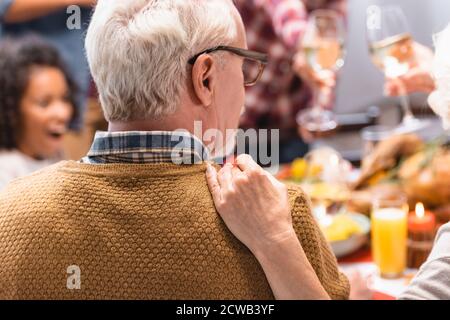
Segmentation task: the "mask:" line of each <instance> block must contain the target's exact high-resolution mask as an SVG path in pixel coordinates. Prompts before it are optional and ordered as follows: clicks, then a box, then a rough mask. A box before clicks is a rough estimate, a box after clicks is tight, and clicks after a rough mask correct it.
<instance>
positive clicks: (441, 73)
mask: <svg viewBox="0 0 450 320" xmlns="http://www.w3.org/2000/svg"><path fill="white" fill-rule="evenodd" d="M434 42H435V46H436V53H435V58H434V65H433V75H434V78H435V82H436V91H434V92H433V93H432V94H431V95H430V97H429V98H428V101H429V104H430V106H431V108H432V109H433V110H434V111H435V112H436V113H437V114H438V115H440V116H441V117H442V119H443V121H444V128H445V129H447V130H448V129H450V25H448V26H447V28H445V29H444V31H442V32H440V33H438V34H436V35H435V36H434Z"/></svg>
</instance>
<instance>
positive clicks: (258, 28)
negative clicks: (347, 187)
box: [234, 0, 347, 163]
mask: <svg viewBox="0 0 450 320" xmlns="http://www.w3.org/2000/svg"><path fill="white" fill-rule="evenodd" d="M234 2H235V5H236V7H237V8H238V10H239V11H240V13H241V15H242V19H243V21H244V24H245V26H246V29H247V42H248V47H249V49H250V50H255V51H259V52H266V53H268V54H269V57H270V59H269V64H268V65H267V66H266V70H265V71H264V74H263V76H262V78H261V79H260V82H259V83H258V84H257V85H256V86H253V87H249V88H247V92H246V112H245V114H244V115H243V117H242V120H241V127H242V128H243V129H248V128H257V129H280V162H281V163H284V162H290V161H292V160H294V159H295V158H296V157H299V156H302V155H304V154H305V153H306V152H307V150H308V146H307V144H306V143H305V142H303V141H307V142H311V140H312V137H311V136H308V135H307V133H306V132H304V131H302V130H298V129H299V128H298V127H297V124H296V121H295V118H296V115H297V114H298V112H299V111H300V110H303V109H305V108H307V107H310V103H311V101H312V93H311V90H310V88H311V87H313V86H315V85H320V86H326V89H328V92H330V94H329V97H330V99H329V100H330V104H331V100H332V94H331V93H332V88H333V87H334V84H335V80H334V77H333V79H318V78H316V77H315V76H314V74H313V72H312V71H311V70H310V69H309V67H307V66H306V64H305V63H304V57H303V55H302V54H301V53H300V52H298V53H297V48H298V43H299V42H300V41H301V39H302V36H303V33H304V31H305V29H306V25H307V21H308V15H309V13H310V12H312V11H313V10H315V9H321V8H327V9H334V10H336V11H337V12H339V13H341V14H345V12H346V2H347V1H346V0H235V1H234ZM299 131H301V132H302V137H303V139H302V138H300V135H299V134H298V132H299Z"/></svg>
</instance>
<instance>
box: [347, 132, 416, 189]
mask: <svg viewBox="0 0 450 320" xmlns="http://www.w3.org/2000/svg"><path fill="white" fill-rule="evenodd" d="M423 147H424V143H423V142H422V140H421V139H420V138H419V137H417V136H416V135H413V134H409V135H396V136H393V137H391V138H390V139H387V140H384V141H381V142H380V143H379V144H378V145H377V146H376V147H375V149H374V151H373V152H372V153H371V154H369V155H368V156H367V157H366V158H365V159H363V163H362V167H361V175H360V177H359V179H358V180H357V181H356V183H355V185H354V187H355V188H361V187H364V186H367V184H368V181H369V180H370V179H371V178H372V177H373V176H374V175H376V174H378V173H380V172H383V171H386V170H391V169H393V168H394V167H395V166H396V165H397V164H398V162H399V161H400V160H401V158H402V157H408V156H411V155H413V154H415V153H416V152H418V151H420V150H421V149H422V148H423Z"/></svg>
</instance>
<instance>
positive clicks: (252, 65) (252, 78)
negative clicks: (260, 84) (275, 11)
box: [188, 46, 269, 87]
mask: <svg viewBox="0 0 450 320" xmlns="http://www.w3.org/2000/svg"><path fill="white" fill-rule="evenodd" d="M219 50H223V51H229V52H231V53H234V54H236V55H238V56H241V57H243V58H244V62H243V64H242V73H243V74H244V86H246V87H250V86H253V85H254V84H255V83H256V82H257V81H258V80H259V79H260V78H261V76H262V73H263V71H264V68H265V67H266V65H267V63H268V62H269V59H268V56H267V54H264V53H260V52H256V51H251V50H246V49H241V48H235V47H228V46H217V47H214V48H210V49H207V50H204V51H202V52H200V53H198V54H196V55H195V56H193V57H192V58H191V59H189V60H188V63H189V64H190V65H194V64H195V62H196V61H197V59H198V57H200V56H201V55H202V54H207V53H211V52H214V51H219Z"/></svg>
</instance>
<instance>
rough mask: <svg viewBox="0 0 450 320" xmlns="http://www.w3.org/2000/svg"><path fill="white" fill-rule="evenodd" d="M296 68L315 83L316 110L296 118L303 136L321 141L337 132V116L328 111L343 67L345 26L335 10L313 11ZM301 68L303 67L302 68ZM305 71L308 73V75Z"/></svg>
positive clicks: (313, 87)
mask: <svg viewBox="0 0 450 320" xmlns="http://www.w3.org/2000/svg"><path fill="white" fill-rule="evenodd" d="M300 50H301V53H299V54H298V55H297V57H296V63H295V66H297V69H299V70H304V71H303V74H302V73H301V74H302V76H303V78H304V79H306V80H307V81H308V79H312V80H310V81H308V82H310V83H312V84H313V85H312V89H313V92H314V101H313V107H312V108H310V109H307V110H305V111H303V112H301V113H299V115H298V116H297V123H298V124H299V127H300V128H299V131H300V132H301V134H302V136H307V135H308V134H309V136H310V137H311V138H320V137H324V136H327V135H329V134H331V133H333V132H334V131H335V130H336V128H337V121H336V117H335V114H334V113H333V112H331V111H329V110H325V107H326V106H328V105H329V104H330V101H331V96H332V94H333V90H332V89H333V87H334V86H335V84H336V72H337V71H338V70H339V69H340V68H341V67H342V66H343V65H344V23H343V19H342V17H341V16H339V15H338V14H337V13H336V12H334V11H332V10H316V11H314V12H313V13H312V14H311V16H310V18H309V20H308V24H307V28H306V31H305V35H304V37H303V40H302V42H301V45H300ZM299 66H300V67H299ZM305 70H306V71H305Z"/></svg>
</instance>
